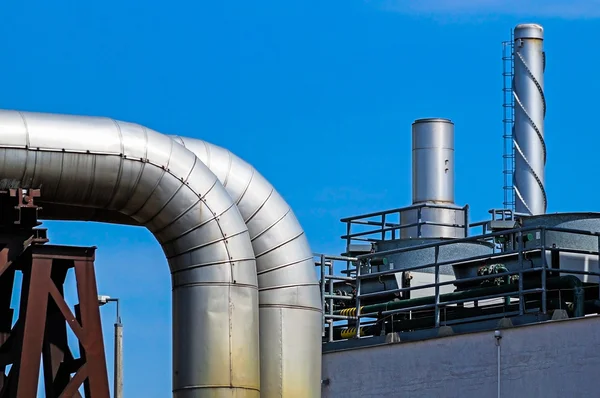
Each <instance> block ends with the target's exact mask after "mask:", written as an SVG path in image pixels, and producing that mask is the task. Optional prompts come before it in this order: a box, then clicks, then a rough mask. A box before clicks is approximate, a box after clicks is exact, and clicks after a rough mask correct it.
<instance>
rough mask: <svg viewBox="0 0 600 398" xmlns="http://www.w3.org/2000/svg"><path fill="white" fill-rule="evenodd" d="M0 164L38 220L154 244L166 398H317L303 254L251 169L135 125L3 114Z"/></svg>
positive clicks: (313, 304) (313, 302)
mask: <svg viewBox="0 0 600 398" xmlns="http://www.w3.org/2000/svg"><path fill="white" fill-rule="evenodd" d="M0 158H1V159H2V162H0V185H1V186H2V187H3V188H9V187H14V188H16V187H21V188H42V189H43V198H44V200H43V201H42V202H41V204H42V205H43V206H44V211H43V218H45V219H59V220H80V221H99V222H110V223H119V224H132V225H140V226H144V227H146V228H148V229H149V230H150V231H151V232H152V233H153V235H154V236H155V237H156V239H157V240H158V241H159V242H160V244H161V245H162V248H163V251H164V253H165V255H166V257H167V259H168V263H169V267H170V269H171V278H172V285H173V293H172V294H173V396H174V397H178V398H185V397H225V396H226V397H307V398H309V397H318V396H320V383H321V320H322V319H321V311H322V309H321V304H320V295H319V286H318V282H317V280H316V275H315V272H314V265H313V261H312V252H311V250H310V248H309V245H308V241H307V239H306V236H305V235H304V232H303V230H302V228H301V226H300V224H299V223H298V220H297V219H296V217H295V216H294V213H293V212H292V210H291V209H290V207H289V206H288V205H287V203H286V202H285V201H284V200H283V198H282V197H281V196H280V195H279V194H278V193H277V191H275V189H274V188H273V187H272V186H271V184H269V183H268V182H267V181H266V180H265V179H264V178H263V177H262V176H261V175H260V174H259V173H258V172H257V171H256V170H255V169H254V168H253V167H252V166H250V165H249V164H247V163H245V162H244V161H242V160H241V159H239V158H237V157H236V156H235V155H233V154H232V153H231V152H229V151H227V150H225V149H223V148H219V147H217V146H214V145H211V144H208V143H206V142H203V141H200V140H194V139H188V138H179V137H173V138H172V137H169V136H167V135H164V134H161V133H158V132H156V131H153V130H151V129H148V128H146V127H144V126H140V125H138V124H133V123H126V122H121V121H116V120H112V119H109V118H99V117H84V116H68V115H56V114H41V113H28V112H18V111H6V110H0ZM259 308H260V309H259ZM259 341H260V342H259Z"/></svg>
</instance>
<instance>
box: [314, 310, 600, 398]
mask: <svg viewBox="0 0 600 398" xmlns="http://www.w3.org/2000/svg"><path fill="white" fill-rule="evenodd" d="M599 343H600V317H599V316H590V317H586V318H579V319H570V320H563V321H550V322H544V323H539V324H533V325H527V326H519V327H514V328H510V329H503V330H502V339H501V341H500V345H501V354H500V359H501V361H500V362H501V384H500V386H501V396H502V397H506V398H509V397H510V398H518V397H524V398H525V397H526V398H534V397H543V398H552V397H569V398H578V397H600V374H599V371H600V344H599ZM323 379H324V380H325V382H324V384H323V395H322V397H323V398H342V397H343V398H350V397H361V398H362V397H365V398H368V397H403V398H404V397H406V398H413V397H415V398H421V397H423V398H425V397H426V398H435V397H440V398H442V397H443V398H459V397H460V398H470V397H477V398H487V397H497V388H498V387H497V386H498V384H497V347H496V343H495V338H494V331H488V332H478V333H470V334H463V335H453V336H449V337H442V338H436V339H431V340H424V341H416V342H406V343H395V344H387V345H381V346H375V347H367V348H360V349H353V350H347V351H337V352H330V353H325V354H324V355H323Z"/></svg>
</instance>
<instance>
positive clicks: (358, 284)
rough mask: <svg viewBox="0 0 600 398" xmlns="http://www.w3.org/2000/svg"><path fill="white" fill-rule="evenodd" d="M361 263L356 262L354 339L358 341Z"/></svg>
mask: <svg viewBox="0 0 600 398" xmlns="http://www.w3.org/2000/svg"><path fill="white" fill-rule="evenodd" d="M361 265H362V264H361V262H360V261H358V263H357V265H356V312H355V315H356V325H355V326H356V338H357V339H359V338H360V285H361V278H360V276H361V275H360V269H361Z"/></svg>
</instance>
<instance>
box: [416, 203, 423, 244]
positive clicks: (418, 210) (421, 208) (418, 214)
mask: <svg viewBox="0 0 600 398" xmlns="http://www.w3.org/2000/svg"><path fill="white" fill-rule="evenodd" d="M422 210H423V207H422V206H419V208H418V209H417V238H420V237H421V225H423V220H422V213H423V211H422Z"/></svg>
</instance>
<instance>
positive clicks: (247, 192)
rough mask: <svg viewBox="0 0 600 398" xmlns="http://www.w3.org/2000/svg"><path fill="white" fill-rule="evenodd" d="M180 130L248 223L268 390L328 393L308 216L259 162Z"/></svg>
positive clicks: (270, 397) (265, 393)
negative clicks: (305, 224) (300, 214)
mask: <svg viewBox="0 0 600 398" xmlns="http://www.w3.org/2000/svg"><path fill="white" fill-rule="evenodd" d="M173 138H174V139H175V140H176V141H177V142H179V143H181V144H182V145H184V146H185V147H186V148H188V149H189V150H190V151H192V152H193V153H194V154H196V156H198V158H199V159H200V160H201V161H202V162H203V163H204V164H206V165H207V166H208V168H209V169H210V170H211V171H212V172H213V173H214V174H215V175H216V176H217V178H218V179H219V180H220V181H221V182H222V184H223V186H224V187H225V189H226V190H227V192H229V194H230V196H231V197H232V198H233V200H234V202H235V203H236V204H237V206H238V208H239V210H240V213H241V215H242V217H243V218H244V222H245V223H246V225H247V226H248V231H249V232H250V239H251V241H252V246H253V248H254V254H255V256H256V268H257V273H258V288H259V293H260V295H259V305H260V354H261V356H260V364H261V397H263V398H275V397H302V398H313V397H320V396H321V322H322V317H321V300H320V290H319V284H318V282H317V278H316V273H315V267H314V260H313V256H312V251H311V250H310V247H309V245H308V241H307V239H306V235H305V234H304V232H303V230H302V227H301V226H300V223H299V222H298V220H297V219H296V216H295V215H294V213H293V212H292V210H291V209H290V207H289V205H288V204H287V203H286V202H285V200H284V199H283V198H282V197H281V196H280V195H279V194H278V193H277V191H276V190H275V189H274V188H273V186H272V185H271V184H270V183H269V182H268V181H267V180H266V179H265V178H264V177H263V176H261V175H260V173H258V172H257V171H256V170H255V169H254V167H252V166H251V165H249V164H248V163H246V162H245V161H243V160H242V159H240V158H239V157H237V156H236V155H234V154H233V153H231V152H230V151H228V150H227V149H224V148H221V147H218V146H216V145H212V144H209V143H207V142H205V141H201V140H197V139H193V138H183V137H173Z"/></svg>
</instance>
